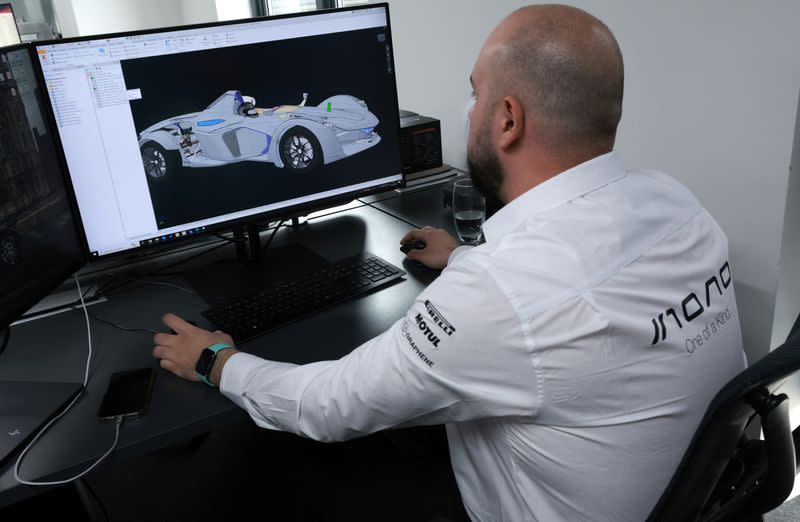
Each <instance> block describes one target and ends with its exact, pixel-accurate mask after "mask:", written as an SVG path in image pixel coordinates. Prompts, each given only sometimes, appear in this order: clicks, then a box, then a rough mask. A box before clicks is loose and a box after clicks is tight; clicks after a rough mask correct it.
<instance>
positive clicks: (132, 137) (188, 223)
mask: <svg viewBox="0 0 800 522" xmlns="http://www.w3.org/2000/svg"><path fill="white" fill-rule="evenodd" d="M37 52H38V56H39V59H40V64H41V67H42V70H43V74H44V77H45V79H46V81H47V87H48V91H49V93H50V101H51V104H52V109H53V112H54V116H55V120H56V122H57V125H58V132H59V135H60V138H61V143H62V146H63V148H64V153H65V156H66V160H67V164H68V167H69V172H70V176H71V178H72V184H73V186H74V188H75V194H76V198H77V204H78V207H79V209H80V214H81V217H82V221H83V227H84V230H85V233H86V236H87V240H88V245H89V250H90V252H91V254H92V255H93V256H103V255H107V254H112V253H116V252H121V251H129V250H132V249H136V248H141V247H148V246H151V245H155V244H159V243H164V242H170V241H175V240H180V239H186V238H188V237H191V236H193V235H197V234H198V233H204V232H207V231H210V230H213V229H215V228H221V227H222V225H223V224H228V225H229V224H231V223H233V222H244V221H248V220H250V221H252V220H254V219H256V218H261V219H263V218H265V217H267V216H279V215H287V214H288V213H290V212H293V211H298V210H305V209H310V208H319V207H324V206H330V205H332V204H334V202H343V201H346V200H349V199H352V198H353V197H355V196H358V195H363V194H366V193H370V192H376V191H378V190H386V189H387V188H391V187H394V186H399V185H400V184H402V179H403V178H402V166H401V161H400V151H399V138H398V135H399V132H398V131H399V114H398V107H397V88H396V84H395V75H394V66H393V56H392V48H391V34H390V30H389V19H388V7H387V6H385V5H380V6H377V7H375V6H368V7H366V8H354V9H348V10H332V11H325V12H320V13H314V14H303V15H293V16H288V17H278V18H265V19H257V20H248V21H239V22H232V23H224V24H212V25H207V26H202V27H192V28H186V29H168V30H159V31H149V32H145V33H128V34H123V35H111V36H103V37H93V38H91V39H77V40H69V41H60V42H53V43H47V44H42V45H39V46H38V47H37Z"/></svg>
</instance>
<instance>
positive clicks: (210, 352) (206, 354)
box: [194, 343, 233, 388]
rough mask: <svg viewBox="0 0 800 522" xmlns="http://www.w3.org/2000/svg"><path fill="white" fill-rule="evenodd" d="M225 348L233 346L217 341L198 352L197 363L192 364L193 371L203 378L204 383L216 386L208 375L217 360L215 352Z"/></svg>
mask: <svg viewBox="0 0 800 522" xmlns="http://www.w3.org/2000/svg"><path fill="white" fill-rule="evenodd" d="M226 348H233V346H231V345H230V344H225V343H217V344H212V345H211V346H209V347H208V348H206V349H205V350H203V351H202V352H201V353H200V358H199V359H197V364H195V365H194V371H196V372H197V375H198V376H199V377H200V378H201V379H202V380H203V382H204V383H206V384H208V385H209V386H211V387H213V388H216V387H217V386H216V385H214V384H213V383H212V382H211V381H209V380H208V377H209V376H210V375H211V369H212V368H214V363H215V362H216V361H217V352H219V351H220V350H224V349H226Z"/></svg>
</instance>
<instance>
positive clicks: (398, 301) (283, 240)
mask: <svg viewBox="0 0 800 522" xmlns="http://www.w3.org/2000/svg"><path fill="white" fill-rule="evenodd" d="M435 196H438V197H439V200H441V193H440V189H439V188H433V189H428V190H424V191H419V192H414V193H410V194H405V195H403V196H402V198H400V197H398V198H392V199H390V200H386V201H384V202H380V203H375V205H376V206H377V205H381V206H380V207H378V208H372V207H370V206H361V207H358V208H352V209H350V210H347V211H344V212H340V213H335V214H329V215H325V216H320V217H316V218H314V219H311V220H309V221H308V222H307V223H306V224H304V225H303V226H302V227H301V228H300V229H299V230H281V231H280V232H279V233H278V234H277V236H276V238H275V241H274V244H275V245H276V246H279V245H281V244H287V243H289V242H297V243H300V244H303V245H305V246H308V247H310V248H312V249H313V250H315V251H316V252H317V253H319V254H320V255H322V256H324V257H326V258H328V259H330V260H336V259H339V258H343V257H346V256H348V255H353V254H356V253H358V252H360V251H363V250H368V251H370V252H372V253H374V254H377V255H378V256H381V257H383V258H384V259H386V260H387V261H389V262H390V263H393V264H395V265H397V266H400V267H403V268H404V270H406V272H407V273H408V275H407V276H406V277H405V278H404V279H403V280H402V281H400V282H399V283H397V284H394V285H392V286H389V287H387V288H384V289H381V290H379V291H377V292H375V293H372V294H370V295H367V296H364V297H362V298H359V299H356V300H353V301H349V302H346V303H342V304H340V305H338V306H335V307H333V308H330V309H327V310H325V311H323V312H321V313H319V314H316V315H314V316H312V317H309V318H306V319H304V320H302V321H298V322H295V323H293V324H290V325H287V326H285V327H283V328H280V329H278V330H275V331H274V332H271V333H269V334H266V335H263V336H261V337H258V338H256V339H254V340H252V341H249V342H247V343H244V344H243V345H241V346H240V347H239V348H241V349H242V350H243V351H245V352H248V353H252V354H255V355H258V356H261V357H265V358H267V359H271V360H276V361H285V362H292V363H297V364H304V363H309V362H314V361H319V360H331V359H337V358H339V357H341V356H343V355H345V354H347V353H349V352H350V351H352V350H353V349H355V348H356V347H358V346H359V345H360V344H362V343H363V342H365V341H367V340H369V339H371V338H372V337H374V336H375V335H377V334H379V333H381V332H383V331H384V330H386V329H387V328H388V327H389V326H390V325H391V324H392V323H394V321H396V320H397V319H398V318H399V317H401V316H402V315H403V314H404V313H405V312H406V310H407V309H408V307H409V306H410V305H411V303H412V302H413V300H414V298H415V297H416V296H417V295H418V294H419V292H420V291H421V290H422V289H423V288H424V287H425V286H427V285H428V284H430V282H431V281H432V280H433V279H435V278H436V276H437V275H438V272H436V271H433V270H429V269H427V268H425V267H422V266H419V265H416V264H411V263H406V262H404V261H403V259H404V255H403V254H402V253H401V252H400V250H399V239H400V238H401V237H402V236H403V235H404V234H405V233H406V232H408V231H409V230H410V229H411V228H412V227H411V226H410V225H409V224H408V223H406V222H404V221H401V220H400V219H397V218H395V217H393V216H392V215H391V214H392V213H395V214H396V215H398V216H401V218H402V219H404V220H405V221H409V222H412V223H415V222H416V221H415V220H418V219H423V218H425V217H427V216H426V214H425V213H424V212H423V210H422V208H421V207H423V206H428V205H430V204H431V203H430V202H431V201H432V198H435ZM406 200H408V201H409V203H408V204H406V203H403V202H404V201H406ZM398 209H399V210H398ZM435 209H436V211H439V209H441V203H439V206H438V207H435ZM402 212H408V214H407V215H405V216H403V215H402ZM434 214H435V212H434V211H431V214H430V217H433V216H434ZM445 221H446V220H445V219H444V218H441V220H440V223H441V224H443V223H444V222H445ZM451 223H452V220H451ZM423 224H424V223H423ZM431 224H432V225H434V226H442V225H441V224H436V223H431ZM450 229H452V224H451V225H450ZM267 252H268V251H267ZM233 255H234V252H233V246H232V245H231V246H230V247H225V248H220V249H217V250H216V251H214V252H213V253H210V254H207V256H203V257H199V258H197V259H195V260H193V261H192V262H190V263H187V267H191V266H192V264H194V265H202V264H203V263H210V262H213V261H214V260H218V259H224V258H226V257H230V256H233ZM157 280H158V281H169V282H172V283H175V284H179V285H180V284H182V280H181V278H179V277H177V278H174V279H163V278H158V279H157ZM183 284H185V283H183ZM205 308H206V304H205V302H203V300H202V299H200V298H199V297H198V296H196V295H193V294H190V293H187V292H182V291H180V290H178V289H175V288H171V287H165V286H157V285H146V286H139V287H135V288H133V289H130V290H127V291H122V292H121V293H118V294H114V295H113V296H112V297H110V298H109V300H108V301H107V302H104V303H100V304H96V305H94V306H92V307H91V308H90V309H91V311H92V312H93V313H94V314H97V315H98V316H100V317H102V318H104V319H107V320H109V321H113V322H115V323H117V324H120V325H122V326H125V327H128V328H145V329H151V330H156V331H159V330H164V327H163V326H162V325H161V319H160V318H161V316H162V315H163V313H164V312H167V311H172V312H175V313H177V314H179V315H181V316H183V317H185V318H187V319H193V320H195V321H197V324H198V325H199V326H204V327H209V326H210V325H209V324H208V322H206V321H205V319H203V317H202V316H201V315H200V312H201V311H202V310H203V309H205ZM91 333H92V345H93V348H94V354H93V356H92V366H91V373H90V380H89V385H88V389H87V390H86V391H85V392H84V397H83V398H82V399H81V400H80V401H78V403H77V404H76V405H75V407H74V408H73V409H72V411H70V413H69V414H68V415H66V416H65V417H63V418H62V419H61V420H60V421H59V422H57V423H56V424H54V425H53V426H52V427H51V428H50V430H49V431H48V433H46V434H45V435H44V436H43V437H42V438H41V439H40V440H39V442H37V444H36V445H35V446H34V448H33V449H32V451H31V452H30V453H29V454H28V456H27V457H26V458H25V461H24V462H23V466H22V469H21V474H22V476H23V477H25V478H26V479H28V480H31V479H33V480H58V479H63V478H68V477H70V476H72V475H74V474H77V473H78V472H80V471H82V470H83V469H85V468H86V467H87V466H88V465H90V464H91V463H92V462H94V461H95V460H96V459H97V458H99V457H100V456H101V455H102V454H103V453H104V452H105V451H106V450H107V449H108V447H109V446H110V445H111V443H112V442H113V439H114V426H113V424H107V423H100V422H98V421H97V411H98V408H99V406H100V400H101V398H102V396H103V393H104V392H105V389H106V387H107V385H108V382H109V379H110V377H111V374H112V373H114V372H116V371H120V370H125V369H131V368H139V367H147V366H151V367H156V368H157V367H158V366H157V364H156V361H155V359H154V358H153V356H152V353H151V352H152V347H153V342H152V334H150V333H148V332H123V331H121V330H119V329H116V328H114V327H112V326H109V325H106V324H103V323H100V322H98V321H96V320H94V319H92V320H91ZM11 334H12V337H11V342H10V343H9V346H8V348H7V350H6V352H5V353H4V354H3V356H2V357H0V380H2V379H8V380H26V379H27V380H32V381H37V380H38V381H79V380H80V379H81V378H82V376H83V371H84V367H85V363H86V355H87V342H86V325H85V321H84V317H83V312H82V311H80V310H76V311H70V312H65V313H62V314H59V315H55V316H51V317H48V318H44V319H39V320H37V321H32V322H29V323H25V324H21V325H17V326H14V327H12V330H11ZM237 415H245V413H244V412H243V411H241V410H240V409H239V408H238V407H237V406H235V405H234V404H233V403H231V402H230V401H228V400H227V399H226V398H225V397H223V396H222V395H221V394H220V393H219V392H217V391H216V390H213V389H211V388H209V387H207V386H202V385H199V384H197V383H193V382H187V381H183V380H181V379H178V378H177V377H175V376H173V375H171V374H169V373H166V372H165V371H163V370H160V369H159V371H158V377H157V379H156V384H155V388H154V390H153V396H152V400H151V403H150V409H149V412H148V414H147V415H146V416H145V417H144V418H142V419H138V420H132V421H126V422H125V423H124V424H123V426H122V430H121V434H120V441H119V445H118V448H117V450H116V452H115V453H114V454H113V455H112V456H111V457H109V458H110V459H124V458H129V457H132V456H136V455H141V454H144V453H148V452H151V451H153V450H156V449H158V448H161V447H165V446H168V445H170V444H174V443H177V442H181V441H185V440H187V439H189V438H191V437H193V436H195V435H197V434H199V433H202V432H204V431H207V430H209V429H210V428H211V427H213V426H214V425H215V424H218V423H221V422H226V420H231V419H233V418H235V416H237ZM15 460H16V457H15V458H13V459H11V460H10V461H9V462H7V463H5V464H4V465H3V466H2V467H0V507H2V506H5V505H9V504H12V503H15V502H18V501H20V500H22V499H24V498H26V497H29V496H32V495H34V494H36V488H32V487H28V486H20V485H18V484H17V483H16V482H15V480H14V477H13V464H14V461H15Z"/></svg>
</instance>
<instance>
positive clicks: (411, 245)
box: [400, 239, 428, 254]
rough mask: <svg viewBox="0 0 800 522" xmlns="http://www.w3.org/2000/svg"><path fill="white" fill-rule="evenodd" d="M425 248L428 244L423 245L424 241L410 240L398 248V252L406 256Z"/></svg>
mask: <svg viewBox="0 0 800 522" xmlns="http://www.w3.org/2000/svg"><path fill="white" fill-rule="evenodd" d="M426 246H428V244H427V243H425V241H423V240H421V239H412V240H411V241H409V242H408V243H406V244H405V245H403V246H401V247H400V252H402V253H404V254H408V253H409V252H411V251H412V250H422V249H423V248H425V247H426Z"/></svg>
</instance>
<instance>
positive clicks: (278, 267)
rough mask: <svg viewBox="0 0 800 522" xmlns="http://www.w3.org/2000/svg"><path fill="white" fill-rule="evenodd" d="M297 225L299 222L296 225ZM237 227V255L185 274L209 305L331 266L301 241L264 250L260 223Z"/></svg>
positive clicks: (235, 236) (224, 301)
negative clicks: (301, 243)
mask: <svg viewBox="0 0 800 522" xmlns="http://www.w3.org/2000/svg"><path fill="white" fill-rule="evenodd" d="M295 226H296V225H295ZM247 231H248V234H247V235H248V238H249V239H247V240H245V236H244V230H243V229H242V228H241V227H240V228H238V229H235V230H234V241H236V253H237V256H236V259H226V260H223V261H220V262H218V263H213V264H210V265H207V266H203V267H200V268H198V269H191V270H187V271H186V272H185V273H184V277H185V278H186V279H187V281H188V282H189V284H190V285H191V286H192V287H193V288H194V289H195V291H196V292H197V293H198V294H200V297H202V298H203V299H205V301H206V302H207V303H208V304H209V305H212V306H213V305H219V304H223V303H227V302H230V301H233V300H236V299H240V298H243V297H246V296H248V295H252V294H254V293H256V292H259V291H261V290H268V289H270V288H273V287H275V286H277V285H278V284H279V283H281V282H284V281H294V280H297V279H301V278H302V277H303V276H304V275H308V274H313V273H315V272H318V271H320V270H323V269H325V268H326V267H328V266H330V262H328V261H327V260H326V259H325V258H323V257H321V256H320V255H318V254H316V253H315V252H313V251H311V250H310V249H308V248H306V247H304V246H302V245H297V244H289V245H286V246H280V247H270V248H269V250H267V251H266V252H264V249H263V247H262V245H261V238H260V236H259V233H258V228H257V227H256V225H248V226H247Z"/></svg>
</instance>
